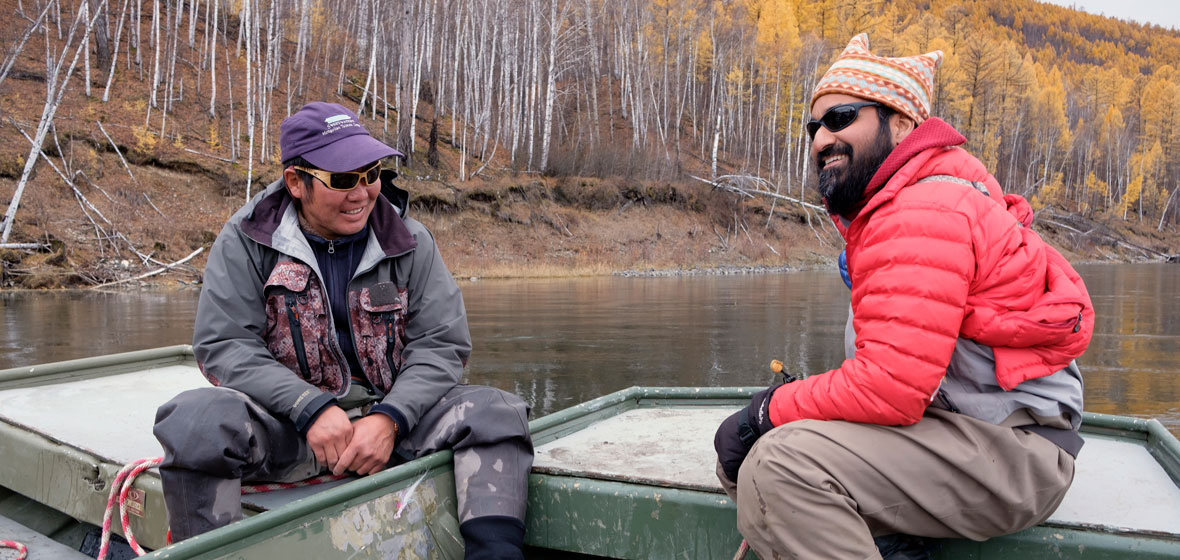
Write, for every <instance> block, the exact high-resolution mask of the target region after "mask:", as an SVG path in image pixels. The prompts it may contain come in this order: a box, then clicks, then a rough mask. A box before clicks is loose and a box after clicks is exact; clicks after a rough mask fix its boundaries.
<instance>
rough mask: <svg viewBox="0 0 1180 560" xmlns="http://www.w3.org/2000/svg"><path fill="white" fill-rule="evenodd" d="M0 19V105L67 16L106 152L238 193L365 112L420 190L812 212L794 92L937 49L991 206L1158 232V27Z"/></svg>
mask: <svg viewBox="0 0 1180 560" xmlns="http://www.w3.org/2000/svg"><path fill="white" fill-rule="evenodd" d="M46 1H48V3H49V4H51V5H52V9H45V10H43V9H42V8H44V7H46V6H47V4H46ZM9 4H13V2H9ZM15 4H16V8H17V9H16V15H15V16H14V17H13V18H12V19H13V24H12V25H9V26H6V28H5V29H4V30H0V44H2V45H4V47H5V53H6V55H5V60H4V61H3V64H4V65H3V66H2V67H0V96H2V95H3V93H4V88H5V86H6V83H5V81H6V80H7V81H9V83H11V80H13V79H26V78H28V77H29V76H37V75H44V76H48V75H50V74H52V73H51V72H49V71H47V66H49V67H52V66H53V65H54V63H55V61H60V60H65V61H67V62H66V64H68V61H69V60H70V57H73V56H74V54H75V52H76V50H77V45H78V44H80V43H79V41H78V40H77V39H74V42H73V43H72V44H73V45H74V46H73V47H69V46H68V45H69V44H71V43H68V42H67V41H66V40H65V37H66V32H65V30H66V29H68V28H70V25H71V22H73V21H75V20H78V21H82V22H83V24H85V22H86V21H89V22H90V27H89V28H88V31H87V33H86V34H85V36H84V38H85V41H86V42H85V45H86V46H85V51H84V54H85V57H84V68H83V64H81V63H80V64H78V65H77V67H76V69H75V70H74V72H75V74H80V73H83V72H84V73H85V76H84V77H83V78H81V79H78V80H75V81H74V82H71V83H70V85H69V87H70V88H72V89H74V90H80V89H82V88H83V87H85V93H84V94H75V95H76V96H75V97H70V96H65V97H64V98H63V99H65V100H66V101H65V103H89V104H91V105H92V106H93V105H95V104H97V103H102V104H107V107H108V111H117V112H122V113H127V112H131V113H135V114H136V115H137V116H138V114H139V113H142V123H143V124H142V125H136V126H135V128H134V138H131V137H130V136H129V135H128V134H124V137H125V138H124V139H122V140H121V142H122V143H123V144H124V145H125V146H134V147H135V149H137V150H139V151H142V152H152V151H153V150H160V149H167V148H168V147H169V146H171V147H172V148H177V149H184V150H187V151H188V152H194V153H197V152H199V153H200V154H201V155H204V156H209V157H211V158H213V159H217V160H218V161H223V162H229V163H230V166H229V171H227V173H228V174H229V175H230V176H232V177H234V178H235V180H240V182H241V184H242V186H243V189H242V190H247V189H248V188H255V189H256V188H257V185H256V184H255V183H256V182H258V181H259V180H260V179H259V174H260V172H259V171H258V170H256V169H255V166H258V167H259V168H261V170H262V171H261V172H263V173H265V172H269V171H270V170H273V168H274V167H275V166H276V164H277V161H278V158H279V154H278V146H277V134H276V129H277V126H278V123H279V121H280V120H281V119H282V118H283V116H285V115H286V114H288V112H289V111H291V110H293V108H296V107H298V106H299V105H301V104H302V103H304V102H306V101H310V100H315V99H328V100H331V101H337V102H341V103H345V104H351V106H352V107H353V108H355V109H356V110H357V111H358V112H359V113H361V114H362V115H364V116H365V117H366V118H367V119H371V120H370V123H371V126H370V128H371V129H373V130H375V131H378V134H379V135H380V136H382V137H383V138H384V139H385V140H386V141H388V142H390V143H391V144H395V145H397V146H398V147H399V148H400V149H401V150H402V151H405V152H406V153H408V154H410V162H409V165H410V170H409V171H410V172H411V173H413V174H416V175H418V176H427V175H429V176H434V177H439V178H447V179H449V180H461V181H468V180H473V179H478V178H480V177H487V176H489V174H493V173H500V174H503V173H521V172H523V173H537V172H539V173H543V174H548V175H557V176H603V177H605V176H623V177H626V178H635V179H659V180H686V179H687V176H688V175H690V174H691V175H706V176H707V175H713V176H716V175H721V174H726V173H741V174H749V175H757V176H759V177H762V178H764V179H767V180H768V181H769V182H770V184H773V185H775V186H776V187H777V189H778V190H779V191H780V192H782V193H785V194H789V195H791V196H798V197H802V198H804V199H809V200H811V201H815V200H816V195H815V194H814V192H812V191H813V189H811V188H810V187H809V186H808V185H810V184H812V183H813V182H814V179H813V178H812V175H813V173H811V170H810V166H811V163H810V162H809V158H808V153H807V152H808V146H807V141H806V136H805V134H804V126H803V125H804V123H805V122H806V120H807V119H808V118H809V113H808V110H809V107H808V102H809V100H810V94H811V90H812V88H813V87H814V84H815V83H816V80H817V79H818V78H819V77H820V76H821V75H822V73H823V71H824V69H825V68H826V67H827V66H828V65H829V64H830V63H831V61H832V60H833V59H834V57H835V56H836V55H837V54H838V53H839V52H840V50H841V49H842V48H843V47H844V45H845V43H846V42H847V40H848V39H849V38H850V37H852V36H853V35H855V34H856V33H860V32H867V33H868V34H869V36H870V38H871V42H872V47H873V50H874V51H875V52H876V53H878V54H882V55H887V56H905V55H912V54H918V53H923V52H927V51H930V50H935V49H940V50H942V51H943V52H944V54H945V60H944V63H943V65H942V68H941V69H940V71H939V72H938V74H937V76H936V83H935V97H934V103H933V105H934V106H933V114H934V115H935V116H939V117H941V118H943V119H944V120H946V121H948V122H950V123H951V124H952V125H953V126H955V127H956V128H957V129H958V130H960V131H961V132H962V133H963V134H964V135H965V136H966V137H967V138H968V139H969V144H968V148H969V150H970V151H971V152H973V153H974V154H976V155H977V156H978V157H980V158H981V159H982V160H983V161H984V162H985V163H986V164H987V165H988V167H989V168H990V169H991V170H993V172H994V174H995V175H996V177H997V178H998V179H999V180H1000V182H1001V184H1003V185H1004V187H1005V189H1007V190H1008V191H1010V192H1016V193H1019V194H1023V195H1025V196H1026V197H1028V198H1030V199H1031V200H1033V202H1034V205H1035V206H1037V207H1038V208H1043V207H1045V206H1047V205H1053V206H1055V207H1057V208H1059V209H1061V210H1063V211H1070V212H1080V213H1083V214H1086V215H1090V216H1094V217H1100V218H1112V219H1119V220H1134V221H1138V222H1144V223H1151V225H1153V226H1155V227H1157V228H1163V227H1165V226H1168V225H1171V226H1173V227H1175V224H1177V223H1180V209H1177V206H1180V201H1178V200H1176V199H1177V198H1178V195H1177V194H1176V193H1177V191H1180V70H1178V69H1177V66H1176V65H1177V64H1180V32H1177V31H1175V30H1166V29H1163V28H1160V27H1157V26H1144V25H1139V24H1134V23H1129V22H1123V21H1119V20H1115V19H1111V18H1105V17H1099V16H1094V15H1088V14H1085V13H1082V12H1078V11H1074V10H1070V9H1067V8H1062V7H1058V6H1054V5H1048V4H1042V3H1039V2H1036V1H1035V0H956V1H951V0H892V1H890V0H875V1H865V0H730V1H710V0H609V1H608V0H504V1H502V2H489V1H485V0H473V1H469V0H398V1H394V0H339V1H328V0H152V1H150V2H149V1H147V0H122V1H119V2H116V1H114V0H102V1H100V0H72V1H71V0H43V1H41V2H30V1H28V0H25V1H23V2H16V3H15ZM38 13H42V14H43V15H42V16H41V17H38V15H37V14H38ZM79 14H81V15H83V16H85V17H83V18H81V19H79V18H77V15H79ZM30 37H31V39H30ZM70 48H73V49H75V50H74V51H70V50H69V49H70ZM57 64H58V65H60V64H62V63H61V62H57ZM50 70H52V68H50ZM112 91H117V92H119V93H118V94H116V95H115V96H112V95H111V92H112ZM78 95H80V96H81V97H78ZM129 99H130V101H129ZM115 104H118V106H114V105H115ZM90 110H91V111H96V110H94V109H90ZM97 112H100V113H101V112H102V111H101V110H98V111H97ZM29 124H30V125H31V124H32V123H29ZM5 134H8V132H5ZM13 134H15V133H13ZM116 135H118V134H116ZM16 138H17V141H18V142H17V143H18V144H19V142H20V140H19V137H16ZM159 138H166V139H167V140H168V141H166V142H157V141H155V140H156V139H159ZM194 147H196V148H198V149H197V150H194V149H193V148H194ZM27 148H28V147H27V145H25V146H24V148H23V150H24V151H26V152H27V151H28V150H27ZM29 153H30V154H31V155H33V156H34V157H35V154H32V152H29ZM427 154H431V155H430V156H429V157H427ZM440 154H441V155H440ZM25 157H27V156H25V155H23V153H22V155H20V156H19V158H22V159H21V161H25V159H23V158H25ZM17 158H18V156H14V158H13V159H14V161H15V159H17ZM440 162H441V163H440ZM14 165H15V164H14ZM227 194H228V191H227Z"/></svg>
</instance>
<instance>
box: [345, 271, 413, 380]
mask: <svg viewBox="0 0 1180 560" xmlns="http://www.w3.org/2000/svg"><path fill="white" fill-rule="evenodd" d="M348 307H349V316H350V317H351V319H352V333H353V340H354V341H355V343H356V351H357V358H359V360H360V363H361V368H362V369H364V370H365V377H366V378H368V380H369V382H370V383H372V384H373V387H375V388H377V389H378V390H380V391H381V392H382V393H389V391H390V390H392V389H393V381H394V379H396V378H397V374H398V371H399V370H400V369H401V366H402V350H403V348H404V347H405V336H406V327H405V324H406V309H407V307H408V293H407V291H406V289H405V288H397V287H396V286H395V285H394V284H393V283H391V282H383V283H380V284H377V285H374V286H372V287H370V288H362V289H361V290H359V291H354V292H349V294H348Z"/></svg>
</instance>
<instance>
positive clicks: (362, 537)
mask: <svg viewBox="0 0 1180 560" xmlns="http://www.w3.org/2000/svg"><path fill="white" fill-rule="evenodd" d="M175 364H183V365H185V366H186V367H187V366H190V365H192V366H194V367H195V364H193V358H192V353H191V349H189V348H188V347H186V346H177V347H170V348H163V349H156V350H149V351H143V352H133V353H127V354H118V355H112V356H104V357H100V358H89V359H84V360H73V361H70V362H61V363H57V364H49V365H45V366H35V367H30V368H14V369H10V370H4V371H0V390H6V389H10V388H23V387H35V386H40V385H46V384H51V383H61V382H66V381H70V380H75V379H85V378H90V377H102V376H109V375H117V374H120V373H126V372H129V371H135V370H141V369H145V368H148V367H157V366H159V367H165V366H170V365H175ZM760 389H761V387H737V388H728V387H726V388H712V387H701V388H695V387H666V388H665V387H632V388H629V389H625V390H622V391H618V392H615V393H611V394H609V395H605V396H602V397H599V398H596V399H593V400H591V401H588V402H585V403H582V404H579V405H576V406H573V407H571V408H568V409H566V410H563V411H560V412H557V413H554V414H551V415H548V416H545V417H543V418H538V419H536V420H533V421H532V422H530V430H531V431H532V433H533V439H534V443H535V444H536V445H537V446H542V445H545V444H547V443H550V442H553V441H555V440H558V439H559V438H563V437H566V436H570V435H571V434H575V433H576V432H579V431H581V430H584V429H586V428H587V427H590V426H592V425H593V424H595V423H598V422H602V421H606V420H609V419H611V418H613V417H615V416H617V415H620V414H622V413H625V412H628V411H633V410H635V409H644V408H709V409H713V411H717V410H718V409H722V408H728V409H733V408H737V407H739V406H743V405H744V404H745V403H747V402H748V400H749V397H750V395H751V394H753V393H754V392H755V391H758V390H760ZM1083 431H1084V432H1085V433H1086V434H1088V435H1092V436H1094V437H1100V438H1111V439H1113V440H1118V441H1123V442H1127V441H1133V442H1139V444H1141V445H1142V446H1143V448H1145V449H1146V450H1147V451H1148V453H1149V454H1150V456H1151V457H1152V458H1154V459H1155V460H1156V461H1157V462H1158V463H1159V465H1160V466H1161V467H1162V468H1163V469H1164V470H1165V471H1166V472H1167V476H1168V477H1170V478H1171V480H1172V481H1173V483H1175V484H1177V485H1178V486H1180V442H1177V440H1176V438H1175V437H1174V436H1172V435H1171V434H1170V433H1168V432H1167V430H1165V429H1164V428H1163V426H1162V425H1161V424H1160V423H1159V422H1157V421H1154V420H1145V419H1138V418H1128V417H1122V416H1110V415H1102V414H1091V413H1087V414H1086V415H1085V419H1084V425H1083ZM0 457H3V458H4V459H3V466H5V467H7V466H9V465H12V464H18V465H36V466H37V467H36V468H28V469H12V468H4V469H0V474H3V475H4V476H7V477H9V478H6V479H4V480H3V481H0V486H4V487H8V488H11V487H13V486H14V485H17V486H20V487H21V488H22V489H23V490H22V491H23V493H25V494H26V495H29V497H30V498H32V499H33V500H35V501H36V502H40V503H45V504H50V505H52V506H53V507H55V508H57V509H60V510H62V511H64V512H65V513H67V514H69V515H70V516H72V517H74V518H77V519H80V520H84V521H87V522H89V523H96V521H95V520H100V519H101V517H102V509H103V507H104V506H105V500H106V490H105V488H104V487H105V485H106V484H109V481H110V480H112V479H113V478H114V474H115V471H116V470H117V469H118V465H111V464H108V463H104V462H103V461H101V460H99V459H98V458H96V457H95V456H92V455H89V454H87V453H85V452H82V451H79V450H78V449H76V448H75V447H72V446H70V445H67V444H66V442H56V441H51V440H47V439H46V438H45V437H42V436H39V435H37V434H34V433H31V432H30V431H28V430H24V429H22V428H21V426H19V425H13V424H9V423H5V422H0ZM4 473H7V474H4ZM423 473H425V474H423ZM584 474H585V473H583V475H579V474H577V473H574V474H570V473H566V474H555V473H546V472H534V473H533V474H532V475H531V476H530V481H529V489H530V495H529V509H528V517H527V519H526V526H527V536H526V538H527V544H528V545H530V546H531V547H533V550H534V551H535V552H541V553H544V552H545V551H549V552H550V553H551V554H552V557H563V556H564V555H565V554H566V553H567V552H568V553H579V554H588V555H594V556H599V557H607V558H636V559H653V558H732V557H733V554H734V552H735V551H736V550H737V547H738V544H739V543H740V542H741V536H740V535H739V534H738V533H737V531H736V527H735V517H736V510H735V508H734V505H733V503H732V502H731V501H730V500H729V499H728V497H726V496H725V495H724V494H721V493H718V492H715V491H703V490H700V489H693V488H681V487H665V486H653V485H651V484H646V483H639V482H637V481H636V480H631V479H629V478H628V477H627V476H622V477H620V478H619V479H613V480H604V479H602V478H591V477H589V476H585V475H584ZM419 477H423V478H422V479H421V483H420V484H419V485H418V486H417V487H416V488H415V490H414V491H413V492H412V493H411V494H408V496H411V499H410V501H409V502H408V505H407V506H406V507H405V508H404V510H403V511H402V515H401V516H400V517H398V518H396V519H394V518H393V515H394V512H395V511H396V509H397V507H398V505H399V504H400V503H401V500H402V498H404V497H405V496H403V494H405V492H406V489H408V488H410V487H411V486H413V485H414V483H415V481H417V480H419ZM0 478H4V477H3V476H0ZM136 487H137V488H141V489H144V490H145V491H146V493H147V495H148V502H147V504H146V507H145V509H146V511H147V516H146V517H145V518H143V519H137V520H136V521H135V525H134V529H135V532H136V535H137V536H141V541H142V542H144V543H145V544H147V545H148V546H153V545H155V546H159V544H156V543H160V544H162V536H163V534H164V531H165V528H164V527H163V524H164V516H163V515H162V512H163V511H164V506H163V502H162V499H161V498H160V488H159V479H158V477H157V476H155V475H154V474H153V475H149V476H145V477H141V479H140V480H139V481H137V482H136ZM0 490H2V489H0ZM455 501H456V499H455V490H454V480H453V472H452V468H451V455H450V453H449V452H443V453H438V454H435V455H431V456H429V457H424V458H421V459H418V460H416V461H412V462H409V463H406V464H404V465H401V466H398V467H396V468H393V469H390V470H388V471H384V472H382V473H379V474H377V475H373V476H370V477H364V478H360V479H357V480H354V481H352V482H349V483H347V484H342V485H339V486H336V487H333V488H329V489H327V490H323V491H321V492H318V493H315V494H312V495H310V496H308V497H306V498H303V499H301V500H297V501H294V502H291V503H289V504H287V505H284V506H282V507H278V508H276V509H273V510H271V511H267V512H264V513H261V514H259V515H254V516H251V517H248V518H246V519H244V520H242V521H240V522H238V523H235V524H232V525H230V526H227V527H224V528H221V529H218V530H216V531H213V532H210V533H207V534H205V535H202V536H200V537H198V538H194V539H190V540H187V541H185V542H182V543H178V544H176V545H172V546H169V547H166V548H162V549H160V550H157V551H156V552H154V553H152V554H150V555H149V556H148V557H149V558H169V559H213V558H227V559H243V560H245V559H260V560H261V559H271V558H282V557H289V558H309V557H324V558H334V557H336V558H342V557H348V558H444V559H449V558H460V557H462V544H461V538H460V537H459V534H458V522H457V520H456V519H455V509H456V508H455V505H456V504H455ZM0 514H3V511H0ZM1129 555H1134V556H1135V557H1136V558H1139V557H1142V558H1180V534H1150V533H1144V532H1142V531H1139V532H1137V531H1133V530H1112V529H1109V528H1094V527H1079V526H1060V525H1054V524H1047V525H1042V526H1039V527H1035V528H1032V529H1029V530H1027V531H1023V532H1021V533H1018V534H1015V535H1010V536H1007V537H1002V538H998V539H992V540H989V541H986V542H983V543H975V542H971V541H958V540H952V541H945V542H943V543H941V550H940V551H939V552H938V553H937V557H939V558H948V559H949V558H980V559H985V558H1013V559H1021V558H1029V559H1032V558H1047V557H1062V558H1123V557H1127V556H1129ZM750 557H751V558H752V557H753V556H752V555H751V556H750Z"/></svg>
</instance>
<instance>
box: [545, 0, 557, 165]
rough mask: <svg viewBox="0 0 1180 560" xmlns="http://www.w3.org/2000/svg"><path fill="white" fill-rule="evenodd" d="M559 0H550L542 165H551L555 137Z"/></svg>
mask: <svg viewBox="0 0 1180 560" xmlns="http://www.w3.org/2000/svg"><path fill="white" fill-rule="evenodd" d="M559 31H560V30H559V29H558V28H557V0H549V66H548V67H547V68H546V69H545V116H544V117H543V118H544V123H543V127H544V128H543V130H542V132H541V166H540V170H541V171H542V172H544V171H545V169H546V168H548V167H549V143H550V142H551V141H552V139H553V101H554V99H555V98H556V97H557V36H558V34H559Z"/></svg>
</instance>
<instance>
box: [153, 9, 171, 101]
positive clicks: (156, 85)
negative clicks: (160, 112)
mask: <svg viewBox="0 0 1180 560" xmlns="http://www.w3.org/2000/svg"><path fill="white" fill-rule="evenodd" d="M167 1H168V0H164V2H167ZM151 42H152V45H153V46H154V47H155V51H156V54H155V58H154V59H153V62H152V94H151V107H159V102H158V101H157V99H156V92H157V90H159V89H160V80H161V76H160V0H152V36H151ZM149 112H150V109H149Z"/></svg>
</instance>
